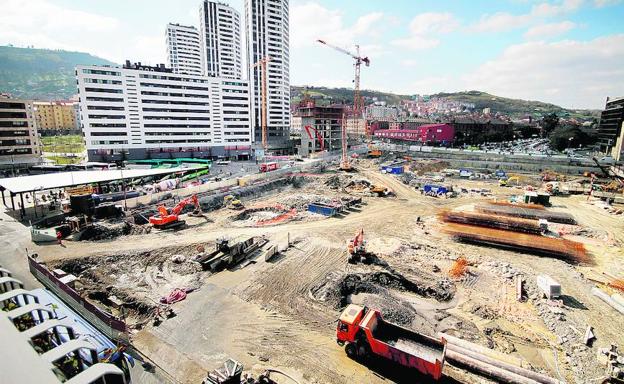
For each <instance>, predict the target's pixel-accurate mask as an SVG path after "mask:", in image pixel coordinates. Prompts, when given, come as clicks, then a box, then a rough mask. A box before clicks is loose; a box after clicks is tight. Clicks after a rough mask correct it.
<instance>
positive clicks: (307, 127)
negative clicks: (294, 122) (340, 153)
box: [303, 125, 325, 152]
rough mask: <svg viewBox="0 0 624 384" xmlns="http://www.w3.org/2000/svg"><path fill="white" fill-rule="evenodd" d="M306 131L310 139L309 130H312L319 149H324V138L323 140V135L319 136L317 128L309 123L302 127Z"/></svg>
mask: <svg viewBox="0 0 624 384" xmlns="http://www.w3.org/2000/svg"><path fill="white" fill-rule="evenodd" d="M303 128H304V129H305V130H306V132H307V133H308V137H309V138H310V140H312V132H310V130H312V131H314V133H315V134H316V139H317V140H318V142H319V147H320V151H321V152H323V151H325V140H323V136H321V134H320V132H319V131H318V129H316V128H314V127H312V126H310V125H306V126H305V127H303Z"/></svg>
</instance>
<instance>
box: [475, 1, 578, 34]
mask: <svg viewBox="0 0 624 384" xmlns="http://www.w3.org/2000/svg"><path fill="white" fill-rule="evenodd" d="M582 4H583V0H563V1H562V2H560V3H558V4H551V3H540V4H535V5H534V6H533V7H531V11H530V12H529V13H525V14H520V15H513V14H511V13H508V12H498V13H494V14H491V15H490V14H485V15H483V16H481V18H480V20H479V21H478V22H477V23H475V24H473V25H472V26H471V27H470V28H469V29H470V30H473V31H476V32H504V31H509V30H512V29H516V28H521V27H525V26H527V25H529V24H531V23H533V22H536V21H538V20H539V19H540V18H546V17H554V16H559V15H563V14H566V13H569V12H573V11H576V10H577V9H578V8H579V7H580V6H581V5H582Z"/></svg>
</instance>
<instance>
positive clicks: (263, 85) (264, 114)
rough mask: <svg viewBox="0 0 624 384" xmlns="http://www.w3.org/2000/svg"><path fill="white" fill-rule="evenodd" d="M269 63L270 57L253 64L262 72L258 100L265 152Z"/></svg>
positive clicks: (266, 144)
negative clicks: (259, 99)
mask: <svg viewBox="0 0 624 384" xmlns="http://www.w3.org/2000/svg"><path fill="white" fill-rule="evenodd" d="M269 61H271V56H266V57H264V58H262V59H261V60H260V61H258V62H257V63H255V64H254V65H253V66H254V67H260V71H261V72H262V83H261V85H260V95H261V96H260V98H261V102H260V103H261V109H260V126H261V127H262V148H263V149H264V151H265V155H266V150H267V147H268V143H267V65H268V64H269Z"/></svg>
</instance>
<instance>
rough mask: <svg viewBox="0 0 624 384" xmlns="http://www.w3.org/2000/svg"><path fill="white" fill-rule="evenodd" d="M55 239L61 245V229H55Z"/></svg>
mask: <svg viewBox="0 0 624 384" xmlns="http://www.w3.org/2000/svg"><path fill="white" fill-rule="evenodd" d="M56 240H58V243H59V245H60V246H61V247H62V246H63V234H62V233H61V231H56Z"/></svg>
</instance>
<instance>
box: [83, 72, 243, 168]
mask: <svg viewBox="0 0 624 384" xmlns="http://www.w3.org/2000/svg"><path fill="white" fill-rule="evenodd" d="M76 76H77V79H78V90H79V94H80V113H81V123H82V128H83V133H84V136H85V141H86V146H87V152H88V156H89V160H90V161H110V160H113V159H115V160H117V159H119V157H124V158H127V159H144V158H158V157H161V158H162V157H171V156H178V157H204V158H205V157H216V156H228V157H230V156H231V157H238V158H243V156H249V146H250V144H251V140H252V136H251V134H252V131H251V125H250V119H249V114H250V97H249V83H248V82H247V81H245V80H232V79H224V78H217V77H205V76H193V75H182V74H174V73H172V71H171V69H169V68H165V66H164V65H163V64H161V65H160V66H158V67H148V66H142V65H140V63H137V64H130V63H129V62H128V61H126V65H124V66H123V67H122V68H118V67H106V66H84V65H79V66H77V67H76ZM111 156H112V158H111Z"/></svg>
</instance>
